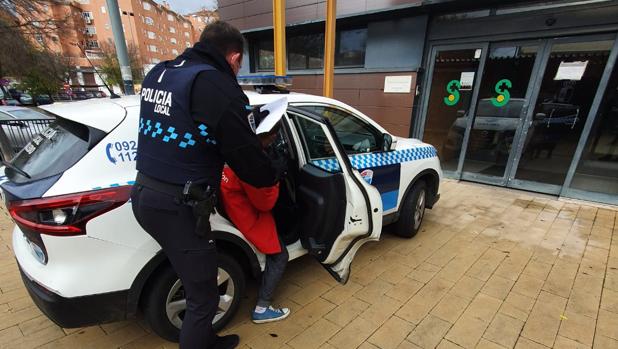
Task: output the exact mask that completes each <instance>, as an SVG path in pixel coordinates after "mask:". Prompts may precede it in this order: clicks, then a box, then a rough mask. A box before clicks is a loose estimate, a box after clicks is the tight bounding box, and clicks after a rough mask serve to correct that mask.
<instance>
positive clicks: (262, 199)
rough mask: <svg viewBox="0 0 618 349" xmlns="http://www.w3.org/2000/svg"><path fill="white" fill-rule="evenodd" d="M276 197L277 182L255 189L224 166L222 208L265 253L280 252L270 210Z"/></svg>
mask: <svg viewBox="0 0 618 349" xmlns="http://www.w3.org/2000/svg"><path fill="white" fill-rule="evenodd" d="M278 197H279V183H277V184H276V185H274V186H272V187H266V188H256V187H253V186H251V185H249V184H247V183H245V182H243V181H241V180H240V178H238V177H237V176H236V174H235V173H234V171H232V169H231V168H229V167H227V166H226V167H225V168H224V169H223V176H222V178H221V196H220V199H221V201H222V203H223V208H224V209H225V212H226V213H227V215H228V217H229V218H230V220H231V221H232V223H234V225H235V226H236V228H238V230H240V232H241V233H242V234H243V235H244V236H245V238H247V240H249V241H251V243H252V244H253V245H254V246H255V247H256V248H257V249H258V250H259V251H260V252H262V253H264V254H274V253H279V252H281V244H280V243H279V236H278V235H277V226H276V225H275V219H274V218H273V215H272V213H271V212H270V211H271V210H272V209H273V207H274V206H275V203H276V202H277V198H278Z"/></svg>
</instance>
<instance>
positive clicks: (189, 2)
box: [156, 0, 217, 14]
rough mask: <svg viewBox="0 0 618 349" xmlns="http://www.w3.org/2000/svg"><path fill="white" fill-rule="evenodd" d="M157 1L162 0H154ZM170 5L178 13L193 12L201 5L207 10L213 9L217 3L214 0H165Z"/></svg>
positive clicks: (161, 0)
mask: <svg viewBox="0 0 618 349" xmlns="http://www.w3.org/2000/svg"><path fill="white" fill-rule="evenodd" d="M156 1H157V2H159V3H162V2H163V0H156ZM167 2H169V3H170V6H171V7H172V10H174V11H176V12H178V13H180V14H187V13H189V12H195V11H197V10H200V9H201V8H203V7H206V8H207V9H209V10H212V9H214V8H215V7H216V6H217V5H216V4H217V1H216V0H167Z"/></svg>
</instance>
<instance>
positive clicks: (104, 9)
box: [101, 6, 107, 14]
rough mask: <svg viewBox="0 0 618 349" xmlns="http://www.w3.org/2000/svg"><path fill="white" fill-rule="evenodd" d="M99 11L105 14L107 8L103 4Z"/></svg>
mask: <svg viewBox="0 0 618 349" xmlns="http://www.w3.org/2000/svg"><path fill="white" fill-rule="evenodd" d="M101 13H102V14H106V13H107V8H106V7H105V6H101Z"/></svg>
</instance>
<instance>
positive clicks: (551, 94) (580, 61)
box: [508, 39, 614, 194]
mask: <svg viewBox="0 0 618 349" xmlns="http://www.w3.org/2000/svg"><path fill="white" fill-rule="evenodd" d="M613 42H614V40H613V39H612V40H597V41H591V40H586V41H583V40H582V41H570V42H559V41H557V42H554V43H553V44H552V46H551V49H550V50H549V52H547V56H546V57H544V61H545V62H546V63H545V64H544V67H545V69H544V72H543V73H542V75H539V76H542V78H541V80H540V81H538V82H537V86H536V88H535V90H536V91H535V96H536V98H535V104H534V108H531V109H532V112H529V113H528V115H527V118H526V125H525V127H524V128H523V130H522V135H521V137H520V138H519V144H518V148H519V149H518V153H517V154H516V158H515V160H514V164H513V167H512V173H511V174H510V178H509V182H508V185H509V186H512V187H516V188H522V189H528V190H534V191H540V192H545V193H550V194H559V193H560V191H561V189H562V185H563V184H564V182H565V179H566V176H567V172H568V170H569V167H570V166H571V162H572V161H573V155H574V154H575V150H576V149H577V145H578V143H579V141H580V138H581V134H582V130H583V127H584V124H585V123H586V118H587V117H588V113H589V111H590V107H591V105H592V102H593V100H594V97H595V95H596V93H597V88H598V86H599V81H600V80H601V78H602V75H603V71H604V69H605V65H606V63H607V59H608V57H609V54H610V51H611V48H612V46H613Z"/></svg>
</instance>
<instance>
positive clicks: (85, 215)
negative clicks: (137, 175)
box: [8, 186, 131, 236]
mask: <svg viewBox="0 0 618 349" xmlns="http://www.w3.org/2000/svg"><path fill="white" fill-rule="evenodd" d="M130 196H131V186H122V187H114V188H110V189H103V190H97V191H91V192H84V193H76V194H70V195H63V196H55V197H49V198H42V199H35V200H25V201H14V202H10V203H9V204H8V208H9V212H10V214H11V217H12V218H13V219H14V220H15V223H16V224H17V225H18V226H19V227H20V228H22V230H27V231H30V232H34V233H39V234H47V235H55V236H74V235H84V234H86V223H87V222H88V221H89V220H91V219H93V218H95V217H97V216H100V215H102V214H103V213H105V212H108V211H110V210H113V209H114V208H116V207H119V206H122V205H123V204H124V203H126V202H127V201H128V200H129V198H130Z"/></svg>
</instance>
